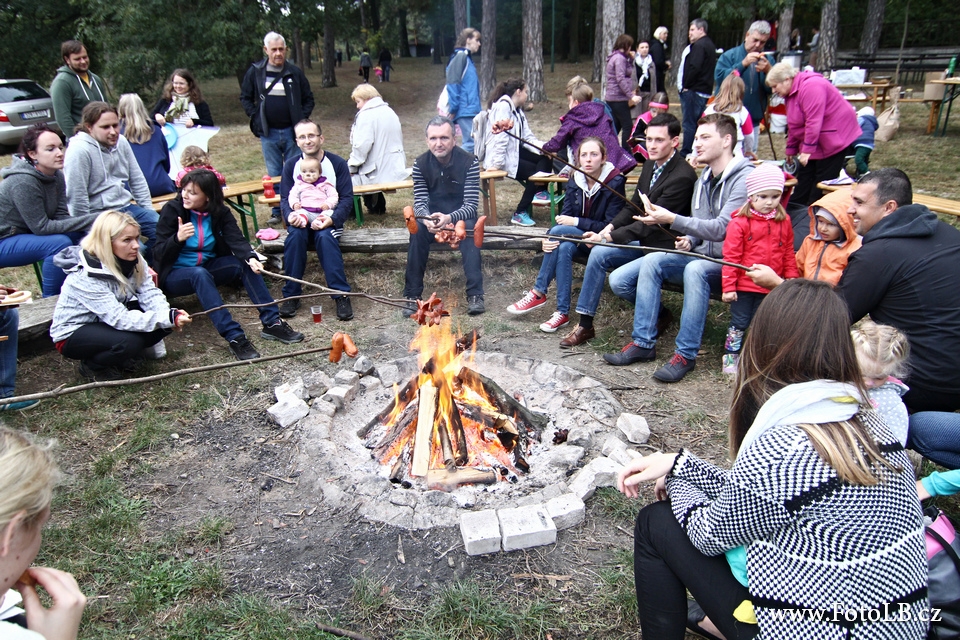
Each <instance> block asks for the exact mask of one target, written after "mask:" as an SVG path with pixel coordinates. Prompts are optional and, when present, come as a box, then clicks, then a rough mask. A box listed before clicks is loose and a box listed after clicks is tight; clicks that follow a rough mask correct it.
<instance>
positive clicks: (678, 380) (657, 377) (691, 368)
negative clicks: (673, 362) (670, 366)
mask: <svg viewBox="0 0 960 640" xmlns="http://www.w3.org/2000/svg"><path fill="white" fill-rule="evenodd" d="M694 369H696V367H695V366H694V367H690V369H689V370H688V371H687V372H686V373H684V374H683V375H682V376H680V377H679V378H662V377H660V376H658V375H657V374H658V373H660V371H659V369H658V370H657V371H654V372H653V378H654V379H655V380H659V381H660V382H666V383H668V384H669V383H672V382H680V381H681V380H683V379H684V378H686V377H687V373H690V372H691V371H693V370H694Z"/></svg>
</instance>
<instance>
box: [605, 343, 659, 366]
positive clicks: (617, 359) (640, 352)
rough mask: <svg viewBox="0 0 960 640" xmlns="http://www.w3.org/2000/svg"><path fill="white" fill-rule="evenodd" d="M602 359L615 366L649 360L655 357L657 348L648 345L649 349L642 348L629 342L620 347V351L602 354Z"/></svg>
mask: <svg viewBox="0 0 960 640" xmlns="http://www.w3.org/2000/svg"><path fill="white" fill-rule="evenodd" d="M603 359H604V360H606V361H607V363H608V364H612V365H613V366H615V367H622V366H625V365H628V364H634V363H636V362H650V361H651V360H656V359H657V348H656V347H650V348H649V349H644V348H643V347H640V346H637V345H635V344H634V343H632V342H631V343H629V344H627V346H625V347H624V348H623V349H621V350H620V353H605V354H603Z"/></svg>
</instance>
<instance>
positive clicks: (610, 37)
mask: <svg viewBox="0 0 960 640" xmlns="http://www.w3.org/2000/svg"><path fill="white" fill-rule="evenodd" d="M598 1H599V2H602V3H603V39H602V43H601V53H602V55H603V65H602V73H601V76H600V77H601V80H600V86H601V89H600V97H601V98H604V97H605V94H606V91H607V77H606V64H605V63H606V60H607V54H609V53H610V52H611V51H613V45H614V43H615V42H616V41H617V38H618V37H619V36H620V34H622V33H623V32H624V29H625V28H626V25H624V18H623V0H598Z"/></svg>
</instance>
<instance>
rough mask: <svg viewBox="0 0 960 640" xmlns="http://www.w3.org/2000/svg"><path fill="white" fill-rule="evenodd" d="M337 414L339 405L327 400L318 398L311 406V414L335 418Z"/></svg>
mask: <svg viewBox="0 0 960 640" xmlns="http://www.w3.org/2000/svg"><path fill="white" fill-rule="evenodd" d="M336 412H337V405H335V404H333V403H332V402H328V401H327V400H321V399H319V398H317V399H316V400H314V401H313V404H312V405H310V413H318V414H320V415H322V416H333V414H335V413H336Z"/></svg>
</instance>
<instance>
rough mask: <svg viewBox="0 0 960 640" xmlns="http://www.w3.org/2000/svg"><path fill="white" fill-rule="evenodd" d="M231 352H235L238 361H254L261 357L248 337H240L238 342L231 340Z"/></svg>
mask: <svg viewBox="0 0 960 640" xmlns="http://www.w3.org/2000/svg"><path fill="white" fill-rule="evenodd" d="M230 351H233V355H234V356H236V358H237V360H253V359H254V358H259V357H260V353H259V352H258V351H257V350H256V349H254V348H253V345H252V344H250V341H249V340H247V336H240V337H239V338H237V339H236V340H231V341H230Z"/></svg>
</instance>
